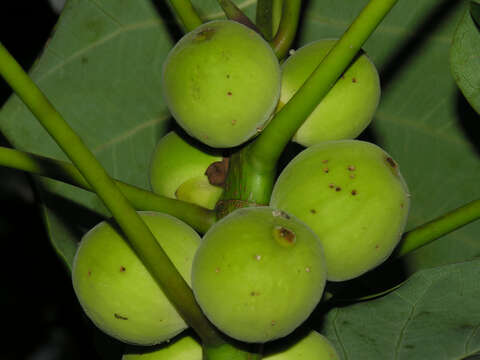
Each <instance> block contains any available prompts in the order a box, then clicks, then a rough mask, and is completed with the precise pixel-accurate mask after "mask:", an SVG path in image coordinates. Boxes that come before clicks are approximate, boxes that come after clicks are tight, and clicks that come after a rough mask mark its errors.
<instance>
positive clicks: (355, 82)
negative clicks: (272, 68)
mask: <svg viewBox="0 0 480 360" xmlns="http://www.w3.org/2000/svg"><path fill="white" fill-rule="evenodd" d="M336 41H337V40H333V39H325V40H318V41H315V42H312V43H310V44H308V45H305V46H304V47H302V48H300V49H299V50H297V51H295V52H294V53H293V55H291V56H290V57H289V58H288V59H287V60H286V61H285V62H284V63H283V65H282V90H281V95H280V102H279V107H278V110H280V109H281V108H282V106H283V105H284V104H285V103H287V102H288V100H290V98H291V97H292V96H293V95H294V94H295V93H296V92H297V90H298V89H299V88H300V87H301V86H302V85H303V83H304V82H305V81H306V80H307V78H308V77H309V76H310V74H311V73H312V72H313V71H314V70H315V68H316V67H317V65H318V64H319V63H320V61H321V60H322V59H323V58H324V57H325V56H326V55H327V53H328V52H329V51H330V49H331V48H332V47H333V46H334V45H335V43H336ZM379 100H380V80H379V77H378V73H377V69H376V68H375V65H374V64H373V63H372V62H371V61H370V59H369V58H368V57H367V56H366V55H365V54H363V53H362V54H361V55H360V56H359V57H357V58H356V59H355V61H354V62H353V63H352V64H351V65H350V66H349V67H348V68H347V70H346V71H345V72H344V74H343V75H342V76H341V77H340V78H339V79H338V81H337V83H336V84H335V85H334V86H333V88H332V89H331V90H330V91H329V93H328V94H327V95H326V96H325V97H324V98H323V100H322V101H321V102H320V103H319V104H318V105H317V107H316V108H315V110H313V112H312V113H311V114H310V116H309V117H308V118H307V120H305V122H304V123H303V125H302V126H301V127H300V128H299V129H298V131H297V133H296V134H295V136H294V137H293V141H295V142H297V143H299V144H302V145H304V146H311V145H313V144H318V143H320V142H322V141H327V140H341V139H353V138H355V137H357V136H358V135H359V134H360V133H361V132H362V131H363V130H364V129H365V128H366V127H367V125H368V124H369V123H370V121H371V120H372V118H373V115H374V113H375V111H376V109H377V106H378V102H379Z"/></svg>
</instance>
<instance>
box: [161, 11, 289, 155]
mask: <svg viewBox="0 0 480 360" xmlns="http://www.w3.org/2000/svg"><path fill="white" fill-rule="evenodd" d="M280 80H281V74H280V66H279V64H278V60H277V58H276V56H275V54H274V52H273V50H272V49H271V47H270V45H269V44H268V43H267V42H266V41H265V40H264V39H263V38H262V37H261V36H260V35H259V34H258V33H256V32H255V31H253V30H251V29H249V28H248V27H246V26H244V25H242V24H239V23H238V22H235V21H229V20H217V21H211V22H208V23H205V24H203V25H201V26H199V27H197V28H196V29H195V30H193V31H191V32H189V33H188V34H186V35H185V36H184V37H183V38H181V39H180V41H178V42H177V44H176V45H175V47H174V48H173V49H172V50H171V51H170V53H169V55H168V58H167V59H166V61H165V64H164V67H163V88H164V96H165V99H166V102H167V105H168V108H169V109H170V111H171V113H172V115H173V117H174V118H175V120H176V121H177V122H178V123H179V124H180V126H182V127H183V128H184V129H185V131H187V133H189V134H190V135H191V136H193V137H195V138H197V139H198V140H200V141H201V142H203V143H205V144H207V145H209V146H212V147H232V146H237V145H240V144H242V143H243V142H245V141H247V140H248V139H250V138H251V137H252V136H254V135H255V134H256V133H257V132H258V131H259V130H260V129H261V128H262V127H263V126H264V125H265V123H266V122H267V121H268V119H269V118H270V115H271V114H272V112H273V111H274V110H275V107H276V105H277V102H278V98H279V96H280Z"/></svg>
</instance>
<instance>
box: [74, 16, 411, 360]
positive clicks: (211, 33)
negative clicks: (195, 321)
mask: <svg viewBox="0 0 480 360" xmlns="http://www.w3.org/2000/svg"><path fill="white" fill-rule="evenodd" d="M335 42H336V40H332V39H326V40H319V41H316V42H313V43H310V44H308V45H306V46H304V47H302V48H300V49H298V50H297V51H291V52H290V55H289V57H288V58H287V59H286V60H285V61H284V62H283V63H282V64H280V63H279V61H278V60H277V58H276V56H275V54H274V52H273V51H272V49H271V46H270V45H269V44H268V43H267V42H266V41H265V40H264V39H263V38H262V37H261V36H260V35H259V34H258V33H256V32H255V31H253V30H251V29H250V28H248V27H246V26H244V25H242V24H239V23H237V22H233V21H228V20H219V21H212V22H208V23H205V24H203V25H201V26H199V27H198V28H196V29H195V30H193V31H191V32H190V33H188V34H186V35H185V36H184V37H183V38H182V39H181V40H180V41H178V43H177V44H176V45H175V46H174V47H173V48H172V50H171V51H170V53H169V55H168V57H167V59H166V61H165V63H164V66H163V89H164V98H165V100H166V102H167V104H168V107H169V110H170V111H171V113H172V115H173V117H174V119H175V120H176V122H177V123H178V124H179V125H180V126H181V128H183V130H184V131H185V133H186V134H188V135H186V134H185V133H183V132H182V133H179V132H170V133H168V134H167V135H165V136H164V137H163V138H162V139H161V140H160V141H159V143H158V145H157V147H156V149H155V152H154V154H153V158H152V163H151V172H150V182H151V187H152V191H154V192H155V193H158V194H160V195H163V196H166V197H170V198H176V199H180V200H183V201H187V202H192V203H195V204H197V205H200V206H203V207H205V208H209V209H214V208H215V205H216V203H217V201H218V200H219V199H220V197H221V196H222V193H223V191H224V189H223V188H222V187H219V186H216V185H212V184H211V183H210V181H209V178H208V177H207V175H206V170H207V169H208V167H209V166H210V165H211V164H212V163H215V162H219V161H222V154H223V153H224V151H225V149H226V148H232V147H237V146H239V145H241V144H244V143H245V142H246V141H248V140H250V139H252V138H254V137H255V136H257V135H258V134H259V133H261V131H262V129H264V128H265V127H266V126H267V125H268V122H269V121H270V119H271V118H272V117H273V115H274V114H275V113H276V112H278V111H279V110H280V109H281V108H282V107H283V106H284V104H286V103H287V102H288V100H289V99H290V98H291V97H292V96H293V95H294V94H295V92H296V91H297V90H298V89H299V88H300V87H301V85H302V84H303V83H304V82H305V80H306V79H307V78H308V77H309V75H310V74H311V72H312V71H313V70H314V69H315V67H316V66H317V65H318V63H319V62H320V61H321V59H322V58H323V57H324V56H326V54H327V53H328V51H329V50H330V49H331V48H332V47H333V46H334V44H335ZM379 97H380V83H379V78H378V74H377V71H376V68H375V66H374V64H373V63H372V62H371V61H370V59H369V58H368V57H367V56H366V55H365V54H364V53H361V54H360V55H359V56H358V57H357V58H356V59H355V60H354V61H353V62H352V63H351V65H350V66H349V68H348V69H347V70H346V71H345V72H344V73H343V75H342V76H341V77H340V78H339V79H338V81H337V83H336V84H335V85H334V87H333V88H332V89H331V91H330V92H329V93H328V95H327V96H326V97H325V98H324V99H323V100H322V102H321V103H320V104H319V105H318V106H317V108H316V109H315V110H314V111H313V112H312V113H311V115H310V116H309V117H308V118H307V120H306V121H305V122H304V124H303V125H302V126H301V127H300V128H299V129H298V131H297V133H296V134H295V136H294V137H293V139H292V140H293V141H295V142H297V143H299V144H301V145H303V146H304V147H305V149H304V150H303V151H301V152H300V153H299V154H298V155H297V156H296V157H295V158H293V160H291V161H290V162H289V163H288V164H287V165H286V167H285V168H284V169H283V170H282V172H281V173H280V175H279V176H278V178H277V180H276V183H275V185H274V188H273V193H272V196H271V200H270V203H269V204H268V206H258V207H248V208H242V209H238V210H235V211H233V212H231V213H230V214H229V215H227V216H225V217H224V218H222V219H221V220H219V221H218V222H216V223H215V224H214V225H213V226H212V227H211V228H210V229H209V230H208V231H207V232H206V233H205V234H203V237H200V235H199V234H198V233H197V232H196V231H195V230H193V229H192V228H191V227H190V226H189V225H187V224H185V223H184V222H182V221H180V220H178V219H176V218H174V217H172V216H170V215H167V214H163V213H154V212H140V214H141V217H142V218H143V220H144V221H145V222H146V224H147V226H148V227H149V228H150V229H151V231H152V233H153V234H154V235H155V237H156V239H157V241H158V242H159V244H160V245H161V246H162V248H163V249H164V250H165V252H166V253H167V255H168V256H169V257H170V259H171V260H172V262H173V264H174V265H175V266H176V268H177V269H178V271H179V272H180V273H181V275H182V276H183V277H184V279H185V281H186V282H187V283H188V284H189V285H190V286H191V288H192V290H193V293H194V295H195V298H196V300H197V302H198V304H199V306H200V307H201V309H202V311H203V312H204V314H205V315H206V316H207V318H208V319H209V320H210V321H211V322H212V323H213V324H214V325H215V326H216V327H217V328H218V329H219V330H220V331H221V332H223V333H224V334H226V335H228V336H229V337H231V338H233V339H236V340H239V341H242V342H247V343H267V346H266V347H265V348H266V349H267V350H268V343H269V342H271V341H272V340H275V339H279V338H283V337H285V336H287V335H289V334H291V333H292V332H294V330H295V329H297V328H298V327H299V326H300V325H301V324H302V323H304V321H305V320H306V319H307V318H308V317H309V316H310V314H311V313H312V311H313V310H314V309H315V308H316V306H317V305H318V304H319V302H320V301H321V299H322V294H323V291H324V287H325V284H326V282H327V281H334V282H339V281H345V280H350V279H353V278H355V277H358V276H360V275H362V274H364V273H365V272H367V271H369V270H371V269H373V268H375V267H376V266H378V265H379V264H381V263H382V262H383V261H385V260H386V259H387V257H389V255H390V254H391V253H392V251H393V249H394V248H395V246H396V245H397V243H398V241H399V239H400V237H401V234H402V232H403V230H404V226H405V222H406V218H407V214H408V209H409V194H408V189H407V186H406V184H405V182H404V180H403V178H402V176H401V174H400V172H399V168H398V165H397V163H396V162H395V161H394V160H393V159H392V158H391V157H390V155H388V154H387V153H386V152H385V151H384V150H382V149H381V148H379V147H378V146H376V145H374V144H372V143H368V142H365V141H359V140H354V138H356V137H357V136H358V135H359V134H360V133H361V132H362V131H363V130H364V129H365V128H366V126H367V125H368V124H369V122H370V121H371V119H372V117H373V115H374V113H375V111H376V108H377V105H378V102H379ZM73 285H74V289H75V292H76V295H77V296H78V299H79V302H80V304H81V306H82V307H83V309H84V310H85V312H86V313H87V315H88V316H89V318H90V319H91V320H92V321H93V323H94V324H96V325H97V326H98V327H99V328H100V329H102V330H103V331H104V332H106V333H107V334H109V335H111V336H113V337H114V338H116V339H119V340H121V341H123V342H125V343H128V344H134V345H146V346H148V345H154V344H161V343H163V345H160V346H158V347H156V348H154V349H153V350H152V349H151V348H147V350H146V352H145V351H143V352H142V353H138V348H135V349H136V350H135V351H134V350H132V351H130V352H129V353H126V354H125V355H124V359H125V360H126V359H131V360H134V359H140V358H141V359H157V360H158V359H173V360H175V359H187V360H188V359H197V360H199V359H201V356H202V351H201V347H200V345H199V343H198V342H197V340H196V339H195V338H194V337H192V336H189V335H183V334H185V333H183V334H180V333H182V332H184V330H185V329H186V328H187V324H186V323H185V322H184V320H183V319H182V318H181V317H180V316H179V314H178V313H177V312H176V310H175V309H174V307H173V306H172V305H171V304H170V303H169V301H168V299H167V298H166V297H165V295H164V294H163V292H162V290H161V289H160V288H159V286H158V285H157V283H156V282H155V281H154V280H153V278H152V277H151V276H150V274H149V273H148V271H147V270H146V268H145V267H144V266H143V264H142V263H141V262H140V260H139V259H138V258H137V257H136V255H135V254H134V253H133V251H132V250H131V248H130V246H129V245H128V243H127V242H126V241H125V240H124V239H123V238H122V236H121V235H120V233H119V232H118V231H117V229H116V228H115V226H113V225H112V224H111V223H110V222H108V221H105V222H102V223H100V224H98V225H97V226H95V227H94V228H93V229H91V230H90V231H89V232H88V233H87V234H86V235H85V236H84V237H83V239H82V241H81V243H80V245H79V247H78V251H77V254H76V257H75V261H74V267H73ZM179 334H180V335H179ZM171 339H174V340H175V341H170V340H171ZM166 342H167V343H166ZM265 358H266V359H270V360H281V359H283V360H289V359H290V360H292V359H300V358H301V359H337V358H338V355H337V354H336V352H335V349H334V348H333V347H332V345H331V344H329V342H328V341H327V340H326V338H325V337H323V336H322V335H321V334H319V333H317V332H315V331H313V330H312V331H307V332H305V333H304V336H302V337H301V338H300V339H299V340H296V341H295V342H294V343H293V344H291V345H290V346H289V347H287V348H285V347H282V350H281V351H277V352H275V351H273V352H272V353H270V354H268V353H267V354H265Z"/></svg>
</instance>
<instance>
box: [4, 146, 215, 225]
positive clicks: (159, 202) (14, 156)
mask: <svg viewBox="0 0 480 360" xmlns="http://www.w3.org/2000/svg"><path fill="white" fill-rule="evenodd" d="M0 166H6V167H9V168H13V169H17V170H21V171H26V172H29V173H32V174H36V175H41V176H45V177H49V178H52V179H55V180H60V181H62V182H65V183H68V184H71V185H75V186H78V187H81V188H83V189H85V190H89V191H93V190H92V187H91V186H90V184H89V183H88V182H87V181H86V180H85V178H84V177H83V176H82V174H80V172H79V171H78V170H77V168H76V167H75V166H73V165H72V164H70V163H69V162H66V161H60V160H55V159H51V158H47V157H43V156H39V155H34V154H31V153H26V152H22V151H19V150H14V149H9V148H5V147H0ZM114 181H115V184H116V185H117V186H118V188H119V190H120V191H121V192H122V194H123V195H124V196H125V197H126V198H127V199H128V201H130V203H131V204H132V205H133V207H134V208H135V209H137V210H150V211H158V212H163V213H167V214H170V215H172V216H174V217H176V218H178V219H180V220H182V221H185V222H186V223H187V224H188V225H190V226H191V227H193V228H194V229H195V230H197V231H198V232H200V233H205V232H207V230H208V229H209V228H210V226H212V225H213V223H214V222H215V213H214V211H212V210H208V209H205V208H203V207H200V206H197V205H194V204H190V203H187V202H184V201H180V200H175V199H170V198H167V197H165V196H160V195H157V194H154V193H152V192H150V191H147V190H144V189H140V188H138V187H135V186H133V185H129V184H126V183H124V182H121V181H117V180H114Z"/></svg>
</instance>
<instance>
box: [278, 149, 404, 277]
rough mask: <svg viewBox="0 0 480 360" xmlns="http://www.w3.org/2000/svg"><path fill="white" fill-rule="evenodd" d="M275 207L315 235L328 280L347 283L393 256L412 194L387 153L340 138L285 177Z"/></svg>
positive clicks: (307, 154)
mask: <svg viewBox="0 0 480 360" xmlns="http://www.w3.org/2000/svg"><path fill="white" fill-rule="evenodd" d="M270 204H271V206H274V207H277V208H279V209H283V210H285V211H287V212H288V213H290V214H293V215H295V216H297V217H298V218H299V219H301V220H302V221H304V222H305V223H306V224H307V225H308V226H310V228H312V229H313V230H314V231H315V233H316V234H317V235H318V237H319V239H320V241H321V242H322V244H323V248H324V251H325V258H326V261H327V273H328V280H331V281H343V280H349V279H352V278H355V277H357V276H359V275H362V274H363V273H365V272H367V271H369V270H371V269H373V268H374V267H376V266H377V265H379V264H381V263H382V262H383V261H384V260H385V259H386V258H387V257H388V256H389V255H390V254H391V252H392V251H393V249H394V247H395V246H396V245H397V243H398V241H399V240H400V236H401V234H402V232H403V229H404V227H405V222H406V220H407V215H408V209H409V194H408V188H407V185H406V184H405V181H404V180H403V178H402V175H401V174H400V171H399V168H398V165H397V163H396V162H395V161H394V160H393V159H392V158H391V157H390V156H389V155H388V154H387V153H386V152H385V151H383V150H382V149H381V148H379V147H378V146H376V145H374V144H371V143H368V142H364V141H357V140H339V141H331V142H325V143H322V144H318V145H314V146H312V147H310V148H308V149H306V150H304V151H302V152H301V153H300V154H299V155H297V156H296V157H295V158H294V159H293V160H292V161H291V162H290V163H289V164H288V165H287V166H286V167H285V169H284V170H283V171H282V173H281V174H280V176H279V178H278V180H277V182H276V184H275V186H274V188H273V193H272V197H271V201H270Z"/></svg>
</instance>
